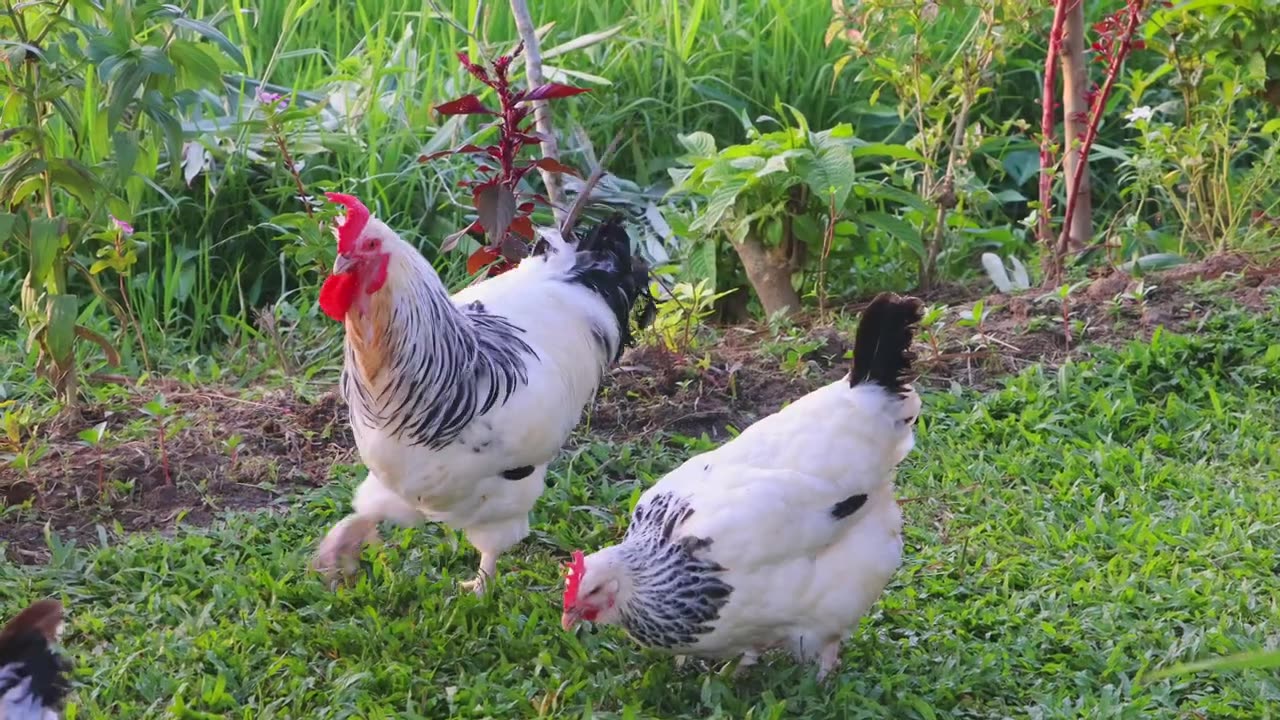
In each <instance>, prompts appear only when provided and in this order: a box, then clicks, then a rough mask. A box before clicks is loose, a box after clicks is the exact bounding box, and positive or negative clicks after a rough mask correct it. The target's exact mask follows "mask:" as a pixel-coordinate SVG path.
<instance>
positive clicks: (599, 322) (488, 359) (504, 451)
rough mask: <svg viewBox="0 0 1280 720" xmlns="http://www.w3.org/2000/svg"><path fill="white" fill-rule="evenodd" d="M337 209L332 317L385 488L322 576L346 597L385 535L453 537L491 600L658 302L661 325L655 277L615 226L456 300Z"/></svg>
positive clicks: (359, 436)
mask: <svg viewBox="0 0 1280 720" xmlns="http://www.w3.org/2000/svg"><path fill="white" fill-rule="evenodd" d="M328 198H329V199H330V200H331V201H333V202H336V203H339V204H341V205H343V206H344V207H345V208H346V215H345V218H344V219H343V221H342V222H341V223H340V224H339V225H337V227H336V228H335V231H336V232H335V234H336V235H337V239H338V257H337V260H336V261H335V263H334V269H333V274H331V275H330V276H329V277H328V278H327V279H326V281H325V283H324V285H323V286H322V287H321V291H320V306H321V309H322V310H323V311H324V312H325V314H326V315H328V316H329V317H331V318H333V319H335V320H337V321H339V322H342V323H343V324H344V326H345V330H346V336H345V341H344V363H343V371H342V378H341V392H342V396H343V398H344V399H345V400H346V403H347V405H348V408H349V410H350V420H351V428H352V432H353V435H354V436H355V441H356V447H357V449H358V450H359V453H360V458H361V460H362V461H363V462H364V464H365V466H366V467H367V468H368V469H369V474H368V477H367V478H366V479H365V480H364V482H362V483H361V484H360V486H359V487H358V488H357V489H356V491H355V495H354V498H353V500H352V505H353V507H354V510H355V512H354V513H352V514H350V515H348V516H347V517H345V518H343V519H342V520H341V521H340V522H338V523H337V524H336V525H335V526H334V527H333V528H332V529H330V531H329V532H328V534H327V535H326V536H325V538H324V539H323V540H322V541H321V543H320V546H319V548H318V549H317V551H316V554H315V556H314V558H313V560H312V563H311V564H312V567H313V568H314V569H316V570H319V571H321V572H323V573H324V574H326V575H327V576H328V577H329V579H330V581H331V583H332V582H336V581H337V580H339V579H341V578H342V577H343V576H346V575H349V574H351V573H352V572H354V571H355V569H356V566H357V564H358V560H359V557H360V553H361V549H362V547H363V546H364V544H365V543H367V542H370V541H372V540H374V539H376V538H377V524H378V523H379V522H380V521H382V520H390V521H393V522H395V523H397V524H400V525H416V524H418V523H421V522H423V521H432V522H439V523H444V524H446V525H448V526H450V527H453V528H457V529H460V530H462V531H463V532H464V534H465V535H466V537H467V539H468V540H469V541H470V542H471V544H472V545H474V546H475V547H476V549H477V550H478V551H479V552H480V569H479V573H478V574H477V576H476V579H475V580H473V581H470V582H469V583H466V585H467V586H468V587H469V588H470V589H472V590H474V591H475V592H476V593H483V592H484V591H485V588H486V583H487V582H488V581H490V580H492V579H493V578H494V577H496V575H497V561H498V558H499V556H500V555H501V554H502V553H503V552H505V551H506V550H507V549H509V548H510V547H512V546H513V545H515V544H516V543H518V542H520V541H521V540H523V539H524V538H525V537H526V536H527V535H528V533H529V512H530V511H531V510H532V509H533V506H534V504H535V503H536V501H537V499H538V498H539V497H540V496H541V495H542V492H543V489H544V487H545V485H544V482H545V478H546V474H547V467H548V465H549V463H550V462H551V461H552V460H553V459H554V458H555V457H556V455H557V454H558V453H559V451H560V449H561V447H562V446H563V444H564V442H565V440H566V439H567V438H568V436H569V433H570V432H571V431H572V430H573V428H574V427H575V426H576V425H577V424H578V422H579V421H580V420H581V417H582V413H583V410H584V409H585V407H586V405H587V403H589V402H590V401H591V400H592V398H594V396H595V393H596V390H597V388H598V387H599V384H600V381H601V379H602V377H603V375H604V373H605V372H606V371H607V370H608V368H609V367H610V366H611V365H612V364H613V363H614V362H615V361H616V360H617V359H618V357H619V356H620V355H621V354H622V350H623V349H624V348H625V347H626V346H628V345H630V344H631V342H632V335H631V327H630V325H631V319H632V315H633V311H634V310H636V309H637V308H636V304H637V301H639V300H640V299H641V298H642V297H643V298H644V299H645V300H646V302H645V303H644V310H645V312H644V314H643V316H642V317H641V318H640V320H639V324H641V325H643V324H644V323H645V322H646V321H647V320H648V319H650V317H651V311H652V296H651V295H650V294H649V290H648V278H649V273H648V268H647V267H646V266H645V264H644V262H643V261H642V260H641V259H640V258H638V257H635V256H633V255H632V252H631V241H630V237H629V236H628V234H627V231H626V229H625V227H623V225H622V223H621V218H620V217H618V216H614V217H613V218H611V219H609V220H607V221H605V222H603V223H600V224H598V225H596V226H595V227H593V228H591V229H590V230H589V231H588V232H586V233H585V234H583V235H582V236H581V237H580V238H579V239H578V240H577V241H576V242H575V243H572V244H571V243H569V242H566V241H565V240H564V239H563V238H562V237H560V234H559V233H557V232H554V231H552V232H547V231H544V232H543V233H542V237H543V240H544V242H540V243H538V244H537V246H535V248H534V254H533V255H531V256H529V257H526V258H525V259H524V260H522V261H521V262H520V264H519V265H517V266H516V267H515V268H513V269H511V270H509V271H507V272H504V273H502V274H500V275H496V276H494V277H491V278H489V279H487V280H484V281H483V282H480V283H477V284H474V285H471V286H469V287H467V288H464V289H463V290H461V291H459V292H458V293H456V294H454V295H453V296H452V297H451V296H450V295H449V294H448V292H447V290H446V288H445V286H444V284H443V283H442V282H441V280H440V278H439V276H438V275H437V274H436V272H435V270H434V269H433V268H432V267H431V264H430V263H429V262H427V260H426V258H425V257H423V256H422V254H421V253H419V252H418V250H417V249H416V248H415V247H413V246H412V245H411V244H409V243H407V242H405V241H404V240H403V239H401V238H400V236H399V235H398V234H396V233H395V232H394V231H392V230H391V229H390V228H389V227H387V225H385V224H383V223H382V222H381V221H379V220H378V219H376V218H373V217H372V216H371V214H370V212H369V210H368V209H367V208H366V207H365V206H364V205H363V204H362V203H361V202H360V201H359V200H357V199H356V198H354V197H351V196H349V195H341V194H337V193H330V194H329V195H328Z"/></svg>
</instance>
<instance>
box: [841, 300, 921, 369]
mask: <svg viewBox="0 0 1280 720" xmlns="http://www.w3.org/2000/svg"><path fill="white" fill-rule="evenodd" d="M923 316H924V306H923V304H922V303H921V302H920V301H919V300H917V299H916V298H912V297H908V298H903V297H899V296H898V295H895V294H893V293H887V292H886V293H880V294H879V295H877V296H876V297H875V299H874V300H872V301H871V304H870V305H868V306H867V308H866V309H865V310H863V311H862V319H861V320H859V321H858V334H857V336H856V337H855V338H854V341H853V370H852V371H851V372H850V373H849V384H850V385H855V386H856V385H860V384H862V383H864V382H873V383H875V384H877V385H879V386H881V387H883V388H885V389H886V390H889V391H892V392H898V393H905V392H906V390H907V387H906V386H907V380H906V377H907V373H908V372H909V371H910V370H911V363H912V362H913V361H914V360H915V359H916V356H915V353H913V352H911V340H912V337H913V334H914V331H915V327H916V325H917V324H918V323H919V322H920V320H921V318H922V317H923Z"/></svg>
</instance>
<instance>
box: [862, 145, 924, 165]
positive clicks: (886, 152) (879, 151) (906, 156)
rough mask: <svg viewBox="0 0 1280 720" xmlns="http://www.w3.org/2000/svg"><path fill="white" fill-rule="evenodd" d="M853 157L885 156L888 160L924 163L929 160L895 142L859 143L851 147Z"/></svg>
mask: <svg viewBox="0 0 1280 720" xmlns="http://www.w3.org/2000/svg"><path fill="white" fill-rule="evenodd" d="M853 157H855V158H860V157H887V158H889V159H890V160H912V161H914V162H918V163H924V164H925V165H928V164H929V161H928V160H926V159H925V157H924V156H923V155H921V154H920V153H918V152H916V151H915V150H912V149H911V148H909V147H907V146H906V145H899V144H895V143H866V144H865V145H859V146H857V147H855V148H854V149H853Z"/></svg>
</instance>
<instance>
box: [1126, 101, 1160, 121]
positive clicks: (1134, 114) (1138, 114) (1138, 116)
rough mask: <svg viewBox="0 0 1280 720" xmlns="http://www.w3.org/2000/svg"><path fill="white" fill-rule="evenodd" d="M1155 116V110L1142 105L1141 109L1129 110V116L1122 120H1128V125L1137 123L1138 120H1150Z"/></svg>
mask: <svg viewBox="0 0 1280 720" xmlns="http://www.w3.org/2000/svg"><path fill="white" fill-rule="evenodd" d="M1155 116H1156V111H1155V109H1153V108H1152V107H1151V106H1150V105H1143V106H1142V107H1136V108H1134V109H1132V110H1130V111H1129V114H1128V115H1125V116H1124V119H1125V120H1128V121H1129V123H1130V124H1133V123H1136V122H1138V121H1139V120H1150V119H1151V118H1153V117H1155Z"/></svg>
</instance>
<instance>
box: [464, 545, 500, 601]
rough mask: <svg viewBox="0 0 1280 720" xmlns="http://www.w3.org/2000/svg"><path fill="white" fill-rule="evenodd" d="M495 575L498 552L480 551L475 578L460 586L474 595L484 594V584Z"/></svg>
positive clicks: (496, 573) (496, 572) (496, 574)
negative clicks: (478, 567) (478, 569)
mask: <svg viewBox="0 0 1280 720" xmlns="http://www.w3.org/2000/svg"><path fill="white" fill-rule="evenodd" d="M497 576H498V554H497V553H486V552H482V553H480V571H479V572H478V573H476V579H475V580H468V581H467V582H464V583H462V587H463V588H465V589H467V590H470V591H471V592H473V593H475V594H476V595H484V591H485V584H486V583H487V582H488V581H489V580H491V579H493V578H495V577H497Z"/></svg>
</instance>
